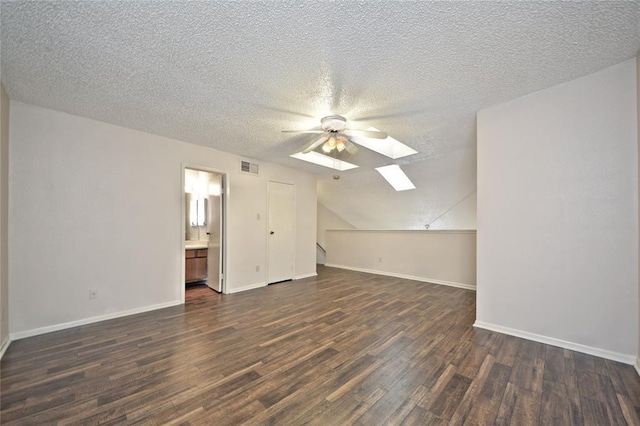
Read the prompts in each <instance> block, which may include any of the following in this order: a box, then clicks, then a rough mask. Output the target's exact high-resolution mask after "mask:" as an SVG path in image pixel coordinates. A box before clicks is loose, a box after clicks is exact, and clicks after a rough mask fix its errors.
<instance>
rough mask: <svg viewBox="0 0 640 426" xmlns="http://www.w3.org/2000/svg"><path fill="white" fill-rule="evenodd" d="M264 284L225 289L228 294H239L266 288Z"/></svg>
mask: <svg viewBox="0 0 640 426" xmlns="http://www.w3.org/2000/svg"><path fill="white" fill-rule="evenodd" d="M266 285H267V283H266V282H261V283H255V284H249V285H245V286H244V287H238V288H232V289H227V293H228V294H232V293H240V292H241V291H247V290H253V289H254V288H260V287H266Z"/></svg>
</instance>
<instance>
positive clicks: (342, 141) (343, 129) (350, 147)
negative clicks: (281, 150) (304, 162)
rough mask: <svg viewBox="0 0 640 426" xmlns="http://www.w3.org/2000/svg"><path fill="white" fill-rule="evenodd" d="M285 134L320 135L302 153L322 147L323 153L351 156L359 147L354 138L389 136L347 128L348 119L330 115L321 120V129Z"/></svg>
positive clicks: (290, 131) (382, 133) (284, 131)
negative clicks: (344, 153)
mask: <svg viewBox="0 0 640 426" xmlns="http://www.w3.org/2000/svg"><path fill="white" fill-rule="evenodd" d="M282 132H283V133H312V134H314V133H315V134H320V135H322V136H320V137H319V138H318V139H316V140H315V141H314V142H313V143H311V144H310V145H309V146H307V147H306V148H305V149H304V150H303V151H302V153H303V154H307V153H309V152H311V151H313V150H315V149H317V148H318V147H319V146H321V145H322V151H324V152H325V153H327V154H328V153H330V152H332V151H333V150H336V151H337V152H342V151H344V150H346V151H347V152H348V153H349V154H354V153H355V152H356V151H358V147H357V146H356V145H355V143H354V142H353V140H352V137H364V138H372V139H386V138H387V136H388V135H387V134H386V133H384V132H381V131H379V130H355V129H349V128H347V119H346V118H344V117H342V116H341V115H329V116H327V117H324V118H323V119H321V120H320V128H319V129H309V130H283V131H282Z"/></svg>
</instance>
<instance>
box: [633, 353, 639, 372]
mask: <svg viewBox="0 0 640 426" xmlns="http://www.w3.org/2000/svg"><path fill="white" fill-rule="evenodd" d="M634 367H635V368H636V372H637V373H638V376H640V355H639V356H638V358H636V364H635V365H634Z"/></svg>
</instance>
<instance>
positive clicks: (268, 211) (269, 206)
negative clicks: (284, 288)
mask: <svg viewBox="0 0 640 426" xmlns="http://www.w3.org/2000/svg"><path fill="white" fill-rule="evenodd" d="M271 182H273V183H281V184H284V185H291V187H292V188H293V242H292V245H293V250H292V251H293V253H292V258H291V264H292V265H293V270H292V271H291V280H295V278H296V239H297V236H298V227H297V226H296V224H297V220H298V217H297V210H298V204H297V203H298V200H297V198H296V184H295V183H291V182H284V181H281V180H274V179H267V223H266V225H267V226H266V232H267V233H266V235H265V237H266V239H267V244H266V249H267V250H266V256H265V257H266V259H267V268H266V269H267V270H266V271H265V272H266V274H265V282H266V284H267V285H269V284H271V283H270V282H269V268H270V266H271V259H270V256H269V252H270V250H269V244H270V241H271V239H270V238H269V232H270V230H269V222H270V221H271V217H270V216H271V191H270V186H269V184H270V183H271Z"/></svg>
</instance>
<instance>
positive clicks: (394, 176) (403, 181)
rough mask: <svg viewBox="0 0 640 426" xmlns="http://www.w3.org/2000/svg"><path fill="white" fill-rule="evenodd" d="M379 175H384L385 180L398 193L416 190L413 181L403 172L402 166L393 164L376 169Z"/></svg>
mask: <svg viewBox="0 0 640 426" xmlns="http://www.w3.org/2000/svg"><path fill="white" fill-rule="evenodd" d="M376 170H377V171H378V173H380V174H381V175H382V177H383V178H385V180H386V181H387V182H389V184H390V185H391V186H393V189H395V190H396V191H406V190H408V189H416V186H415V185H414V184H413V182H411V179H409V177H408V176H407V175H406V174H405V173H404V172H403V171H402V169H401V168H400V166H398V165H397V164H392V165H390V166H383V167H376Z"/></svg>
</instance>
